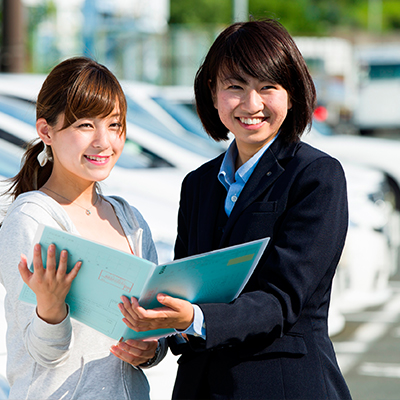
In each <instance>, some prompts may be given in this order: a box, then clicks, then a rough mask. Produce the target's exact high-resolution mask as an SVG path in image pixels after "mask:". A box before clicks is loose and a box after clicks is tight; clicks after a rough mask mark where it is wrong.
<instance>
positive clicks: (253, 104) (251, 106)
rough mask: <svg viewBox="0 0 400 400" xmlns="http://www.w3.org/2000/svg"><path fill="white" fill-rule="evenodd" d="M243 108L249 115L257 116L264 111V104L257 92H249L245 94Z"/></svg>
mask: <svg viewBox="0 0 400 400" xmlns="http://www.w3.org/2000/svg"><path fill="white" fill-rule="evenodd" d="M242 108H243V110H244V111H246V112H248V113H249V114H256V113H257V112H259V111H262V110H263V109H264V103H263V99H262V97H261V95H260V94H259V93H258V92H257V90H254V89H252V90H249V91H247V92H246V93H245V94H244V98H243V101H242Z"/></svg>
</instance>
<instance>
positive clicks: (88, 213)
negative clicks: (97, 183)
mask: <svg viewBox="0 0 400 400" xmlns="http://www.w3.org/2000/svg"><path fill="white" fill-rule="evenodd" d="M42 189H46V190H48V191H49V192H52V193H54V194H56V195H57V196H59V197H61V198H63V199H64V200H67V201H69V202H70V203H72V204H75V205H77V206H78V207H80V208H82V209H83V210H85V213H86V215H91V214H92V213H91V211H90V210H91V209H92V208H93V207H94V206H95V205H96V203H97V200H99V194H98V193H97V192H96V196H97V197H96V201H95V202H94V203H93V205H91V206H90V207H89V208H86V207H83V206H81V205H80V204H78V203H75V201H72V200H70V199H67V198H66V197H64V196H61V194H58V193H56V192H55V191H54V190H51V189H49V188H47V187H46V186H43V187H42Z"/></svg>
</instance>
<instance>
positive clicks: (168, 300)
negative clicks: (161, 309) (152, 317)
mask: <svg viewBox="0 0 400 400" xmlns="http://www.w3.org/2000/svg"><path fill="white" fill-rule="evenodd" d="M157 300H158V302H159V303H161V304H162V305H163V306H165V307H169V308H172V309H174V310H175V309H177V308H179V302H180V299H176V298H174V297H171V296H168V295H166V294H164V293H159V294H158V295H157Z"/></svg>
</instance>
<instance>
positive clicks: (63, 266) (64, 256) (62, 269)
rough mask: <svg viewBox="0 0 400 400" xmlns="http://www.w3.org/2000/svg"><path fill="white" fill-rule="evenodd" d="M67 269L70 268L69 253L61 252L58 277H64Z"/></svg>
mask: <svg viewBox="0 0 400 400" xmlns="http://www.w3.org/2000/svg"><path fill="white" fill-rule="evenodd" d="M54 260H55V259H54ZM55 261H56V260H55ZM67 267H68V251H67V250H61V253H60V261H59V263H58V268H57V275H59V276H60V277H63V276H64V275H65V274H66V272H67Z"/></svg>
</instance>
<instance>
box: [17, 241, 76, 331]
mask: <svg viewBox="0 0 400 400" xmlns="http://www.w3.org/2000/svg"><path fill="white" fill-rule="evenodd" d="M67 261H68V252H67V251H66V250H62V251H61V255H60V262H59V264H58V268H57V261H56V247H55V245H54V244H51V245H50V246H49V247H48V249H47V264H46V268H44V267H43V261H42V253H41V246H40V244H35V246H34V249H33V272H31V271H30V270H29V268H28V263H27V259H26V257H25V256H24V255H21V261H20V263H19V264H18V269H19V272H20V274H21V277H22V280H23V281H24V282H25V283H26V284H27V285H28V286H29V287H30V288H31V289H32V291H33V292H34V293H35V294H36V301H37V309H36V312H37V314H38V316H39V317H40V318H41V319H43V320H44V321H46V322H47V323H49V324H58V323H60V322H61V321H63V320H64V318H65V317H66V316H67V306H66V304H65V297H66V296H67V294H68V292H69V289H70V287H71V284H72V281H73V280H74V279H75V277H76V276H77V275H78V272H79V269H80V267H81V265H82V262H81V261H78V262H77V263H76V264H75V266H74V268H73V269H72V270H71V272H69V273H67Z"/></svg>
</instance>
